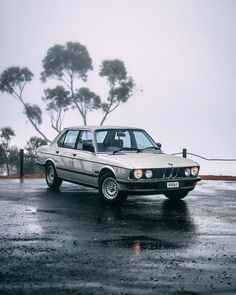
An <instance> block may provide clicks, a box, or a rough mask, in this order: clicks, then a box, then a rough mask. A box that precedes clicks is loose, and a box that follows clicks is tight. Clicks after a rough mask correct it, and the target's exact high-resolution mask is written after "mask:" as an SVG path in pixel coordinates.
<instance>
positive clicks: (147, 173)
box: [145, 170, 152, 178]
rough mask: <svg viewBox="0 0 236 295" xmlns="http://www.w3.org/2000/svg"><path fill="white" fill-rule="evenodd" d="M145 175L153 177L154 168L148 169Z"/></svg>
mask: <svg viewBox="0 0 236 295" xmlns="http://www.w3.org/2000/svg"><path fill="white" fill-rule="evenodd" d="M145 176H146V177H147V178H152V170H146V171H145Z"/></svg>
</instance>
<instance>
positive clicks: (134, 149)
mask: <svg viewBox="0 0 236 295" xmlns="http://www.w3.org/2000/svg"><path fill="white" fill-rule="evenodd" d="M121 151H137V153H138V152H140V149H137V148H129V147H123V148H121V149H119V150H117V151H114V152H113V155H114V154H116V153H118V152H121Z"/></svg>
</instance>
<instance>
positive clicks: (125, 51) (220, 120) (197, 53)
mask: <svg viewBox="0 0 236 295" xmlns="http://www.w3.org/2000/svg"><path fill="white" fill-rule="evenodd" d="M235 28H236V1H235V0H179V1H177V0H159V1H158V0H99V1H96V0H64V1H63V0H50V1H48V0H34V1H32V0H0V72H2V71H3V70H4V69H5V68H6V67H9V66H27V67H28V68H29V69H31V71H32V72H33V73H34V75H35V77H34V81H33V82H32V83H31V84H30V85H29V86H28V88H27V91H26V92H25V97H26V100H27V101H29V102H34V103H37V104H40V105H41V107H42V108H44V104H43V102H42V101H41V97H42V94H43V89H44V88H46V87H48V86H49V85H50V84H51V83H52V82H49V83H46V84H42V83H41V82H40V81H39V74H40V72H41V70H42V68H41V61H42V59H43V58H44V56H45V54H46V51H47V49H48V48H49V47H50V46H53V45H55V44H56V43H58V44H64V43H65V42H67V41H73V42H80V43H82V44H83V45H85V46H86V47H87V49H88V51H89V54H90V56H91V58H92V59H93V65H94V73H91V74H90V75H89V80H88V85H89V87H90V88H91V89H92V90H93V91H95V92H97V93H98V94H99V95H101V96H102V97H104V98H105V95H106V84H105V83H104V81H103V79H102V78H100V77H99V75H98V70H99V65H100V63H101V61H102V60H104V59H113V58H119V59H121V60H123V61H124V62H125V65H126V67H127V70H128V73H129V75H131V76H133V78H134V80H135V82H136V84H137V86H138V88H139V89H143V91H142V92H141V91H137V93H136V94H135V95H134V96H133V97H132V98H131V99H130V101H129V102H128V103H127V104H124V105H123V106H122V107H120V108H119V109H117V111H115V112H114V113H113V114H111V116H110V117H108V119H107V121H106V124H112V125H113V124H114V125H131V126H137V127H143V128H144V129H146V130H147V131H148V132H149V133H150V134H151V135H152V136H153V137H154V138H155V139H156V140H157V141H159V142H162V144H163V149H164V150H165V151H167V152H170V153H174V152H178V151H180V150H181V149H182V148H183V147H187V148H188V150H189V151H191V152H193V153H197V154H200V155H203V156H206V157H210V158H215V157H217V158H219V157H220V158H221V157H222V158H236V134H235V133H236V132H235V126H236V116H235V109H236V34H235ZM78 86H79V85H78ZM0 106H1V107H0V127H3V126H11V127H12V128H13V129H14V130H15V133H16V139H15V140H14V143H16V144H18V145H19V146H21V147H23V146H24V145H25V143H26V141H27V140H28V139H29V137H30V136H33V135H38V134H36V132H35V130H34V129H33V128H32V127H31V125H30V124H29V123H28V122H27V121H26V118H25V117H24V115H23V114H22V107H21V105H20V104H18V103H17V102H16V101H14V99H13V98H12V97H10V96H8V95H5V94H4V95H3V94H0ZM100 119H101V114H100V113H99V112H94V113H92V114H91V115H89V120H88V121H89V123H91V124H96V123H99V122H100ZM80 124H82V120H81V118H80V117H79V114H78V113H77V112H76V111H73V112H71V113H70V115H68V116H67V117H66V118H65V122H64V126H68V125H80ZM42 129H43V131H44V132H45V133H47V135H48V136H49V137H51V138H53V137H54V136H55V133H54V132H53V131H52V129H51V128H50V122H49V119H48V118H47V115H46V113H45V115H44V123H43V125H42ZM199 162H200V163H201V165H202V173H213V172H214V171H215V172H216V173H218V174H220V173H222V174H236V162H231V163H208V162H205V161H199Z"/></svg>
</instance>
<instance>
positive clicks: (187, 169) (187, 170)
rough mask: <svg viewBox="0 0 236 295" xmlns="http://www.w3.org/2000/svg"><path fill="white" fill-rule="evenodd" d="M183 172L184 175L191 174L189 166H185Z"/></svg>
mask: <svg viewBox="0 0 236 295" xmlns="http://www.w3.org/2000/svg"><path fill="white" fill-rule="evenodd" d="M184 174H185V175H186V176H190V175H191V169H190V168H186V169H185V171H184Z"/></svg>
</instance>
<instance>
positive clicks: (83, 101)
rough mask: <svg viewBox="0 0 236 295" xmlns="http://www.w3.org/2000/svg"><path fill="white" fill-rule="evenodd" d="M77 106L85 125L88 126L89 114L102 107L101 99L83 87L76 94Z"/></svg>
mask: <svg viewBox="0 0 236 295" xmlns="http://www.w3.org/2000/svg"><path fill="white" fill-rule="evenodd" d="M74 102H75V104H76V105H77V106H78V107H79V108H80V110H81V115H82V117H83V122H84V125H87V114H88V112H92V111H93V110H97V109H99V108H100V107H101V99H100V97H99V96H98V95H96V94H95V93H94V92H92V91H90V90H89V89H88V88H86V87H82V88H80V89H79V90H77V91H76V93H75V100H74Z"/></svg>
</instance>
